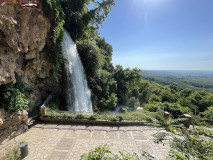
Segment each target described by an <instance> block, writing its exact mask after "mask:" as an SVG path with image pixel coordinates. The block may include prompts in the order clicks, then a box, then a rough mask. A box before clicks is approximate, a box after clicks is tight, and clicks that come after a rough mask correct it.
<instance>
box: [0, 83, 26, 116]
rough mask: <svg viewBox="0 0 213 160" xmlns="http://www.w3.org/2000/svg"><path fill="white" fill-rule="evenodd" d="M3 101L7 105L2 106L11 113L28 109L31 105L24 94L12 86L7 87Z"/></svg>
mask: <svg viewBox="0 0 213 160" xmlns="http://www.w3.org/2000/svg"><path fill="white" fill-rule="evenodd" d="M3 99H4V101H5V102H6V103H3V104H2V106H3V107H4V108H5V109H6V110H8V111H11V112H17V111H19V110H24V109H28V105H29V103H30V101H29V100H28V99H27V98H26V96H25V95H24V93H22V92H20V90H19V89H16V88H13V87H11V86H10V87H7V89H6V92H5V94H4V97H3Z"/></svg>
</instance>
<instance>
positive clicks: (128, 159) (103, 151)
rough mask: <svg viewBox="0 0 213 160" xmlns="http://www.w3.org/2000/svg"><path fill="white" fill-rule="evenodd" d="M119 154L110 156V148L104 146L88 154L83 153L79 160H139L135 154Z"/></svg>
mask: <svg viewBox="0 0 213 160" xmlns="http://www.w3.org/2000/svg"><path fill="white" fill-rule="evenodd" d="M119 153H120V155H115V154H112V152H111V151H110V147H109V146H108V145H106V144H105V145H100V146H98V147H97V148H95V149H94V150H92V151H90V152H89V153H84V154H83V155H81V160H113V159H114V160H139V157H138V155H137V154H136V153H127V154H123V153H122V152H119Z"/></svg>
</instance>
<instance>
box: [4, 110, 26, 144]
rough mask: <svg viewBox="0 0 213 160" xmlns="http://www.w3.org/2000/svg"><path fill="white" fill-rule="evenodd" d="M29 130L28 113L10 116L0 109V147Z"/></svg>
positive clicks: (21, 112) (23, 112) (20, 112)
mask: <svg viewBox="0 0 213 160" xmlns="http://www.w3.org/2000/svg"><path fill="white" fill-rule="evenodd" d="M27 130H28V112H27V111H25V110H23V111H19V112H17V113H12V114H8V113H6V112H5V111H4V109H0V145H2V144H5V143H6V142H8V141H9V140H11V139H13V138H15V137H16V136H18V135H20V134H22V133H24V132H26V131H27Z"/></svg>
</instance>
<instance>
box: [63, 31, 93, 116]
mask: <svg viewBox="0 0 213 160" xmlns="http://www.w3.org/2000/svg"><path fill="white" fill-rule="evenodd" d="M62 52H63V55H64V57H65V58H66V59H67V60H68V62H69V63H68V64H67V65H66V80H67V84H66V90H67V91H66V92H67V93H66V103H67V108H68V110H69V111H71V112H73V113H87V114H91V113H92V102H91V99H90V90H89V88H88V85H87V81H86V76H85V74H84V68H83V66H82V63H81V60H80V57H79V55H78V52H77V48H76V45H75V43H74V42H73V40H72V39H71V37H70V35H69V34H68V33H67V32H66V31H64V38H63V42H62Z"/></svg>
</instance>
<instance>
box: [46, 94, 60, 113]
mask: <svg viewBox="0 0 213 160" xmlns="http://www.w3.org/2000/svg"><path fill="white" fill-rule="evenodd" d="M46 107H48V108H49V109H51V110H59V109H60V107H61V101H60V97H59V96H56V97H53V98H52V99H51V100H50V101H49V103H48V104H46Z"/></svg>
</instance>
